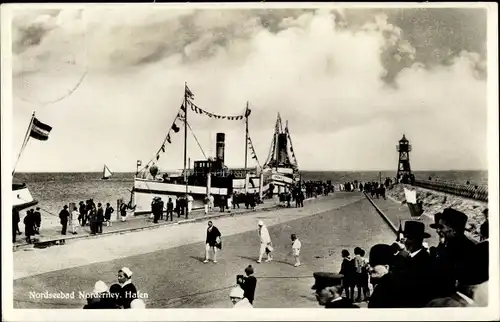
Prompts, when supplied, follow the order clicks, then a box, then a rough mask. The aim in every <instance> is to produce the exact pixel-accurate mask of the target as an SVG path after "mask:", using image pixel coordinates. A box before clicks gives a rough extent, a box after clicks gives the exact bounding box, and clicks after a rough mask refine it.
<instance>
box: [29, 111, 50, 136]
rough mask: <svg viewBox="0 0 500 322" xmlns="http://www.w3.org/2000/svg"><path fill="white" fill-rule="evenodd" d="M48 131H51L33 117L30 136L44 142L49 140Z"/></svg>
mask: <svg viewBox="0 0 500 322" xmlns="http://www.w3.org/2000/svg"><path fill="white" fill-rule="evenodd" d="M50 130H52V127H51V126H49V125H47V124H45V123H42V122H40V121H39V120H38V119H37V118H36V117H34V118H33V122H32V124H31V129H30V136H31V137H32V138H34V139H37V140H41V141H46V140H47V139H48V138H49V133H50Z"/></svg>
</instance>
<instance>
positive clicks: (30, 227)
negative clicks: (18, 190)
mask: <svg viewBox="0 0 500 322" xmlns="http://www.w3.org/2000/svg"><path fill="white" fill-rule="evenodd" d="M23 223H24V234H25V235H26V242H27V243H28V244H31V236H33V235H34V234H35V231H34V230H35V229H34V227H35V222H34V218H33V209H29V210H28V211H27V212H26V216H25V217H24V220H23Z"/></svg>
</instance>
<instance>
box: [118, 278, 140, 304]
mask: <svg viewBox="0 0 500 322" xmlns="http://www.w3.org/2000/svg"><path fill="white" fill-rule="evenodd" d="M136 298H137V289H136V288H135V286H134V284H132V283H130V284H127V285H125V286H123V287H121V288H120V295H119V299H118V302H117V303H118V304H119V305H120V306H123V308H124V309H130V303H131V302H132V301H133V300H135V299H136Z"/></svg>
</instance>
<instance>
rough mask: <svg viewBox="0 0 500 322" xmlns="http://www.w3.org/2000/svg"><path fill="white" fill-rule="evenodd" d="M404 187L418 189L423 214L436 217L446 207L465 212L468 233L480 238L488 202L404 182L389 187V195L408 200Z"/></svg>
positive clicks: (472, 236)
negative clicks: (480, 229)
mask: <svg viewBox="0 0 500 322" xmlns="http://www.w3.org/2000/svg"><path fill="white" fill-rule="evenodd" d="M404 187H406V188H407V189H410V190H416V191H417V200H419V201H422V202H423V209H424V213H423V216H429V217H430V218H432V219H434V214H435V213H437V212H441V211H443V209H444V208H448V207H451V208H454V209H456V210H459V211H461V212H463V213H465V214H466V215H467V217H468V218H469V220H468V222H467V231H466V234H467V235H468V236H469V237H470V238H473V239H474V240H479V227H480V226H481V224H482V223H483V222H484V220H485V216H484V215H483V210H484V209H486V208H488V203H486V202H483V201H477V200H473V199H467V198H464V197H459V196H456V195H451V194H446V193H443V192H438V191H434V190H429V189H424V188H420V187H415V186H411V185H403V184H398V185H395V186H394V187H393V188H392V189H388V190H387V192H386V193H387V196H388V197H389V198H392V199H394V200H395V201H397V202H401V203H404V202H406V199H405V194H404V190H403V188H404Z"/></svg>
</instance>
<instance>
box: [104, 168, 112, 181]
mask: <svg viewBox="0 0 500 322" xmlns="http://www.w3.org/2000/svg"><path fill="white" fill-rule="evenodd" d="M112 175H113V173H112V172H111V170H109V168H108V167H107V166H106V165H104V169H103V170H102V178H101V179H102V180H107V179H109V178H110V177H111V176H112Z"/></svg>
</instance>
